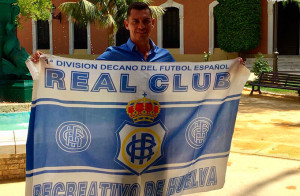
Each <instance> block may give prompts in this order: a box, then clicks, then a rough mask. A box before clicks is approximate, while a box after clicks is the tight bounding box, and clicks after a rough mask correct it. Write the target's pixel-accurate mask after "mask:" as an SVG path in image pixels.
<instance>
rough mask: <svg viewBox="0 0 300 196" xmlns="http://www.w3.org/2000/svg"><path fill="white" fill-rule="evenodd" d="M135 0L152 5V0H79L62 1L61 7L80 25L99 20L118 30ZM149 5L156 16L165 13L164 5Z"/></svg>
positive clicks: (101, 23)
mask: <svg viewBox="0 0 300 196" xmlns="http://www.w3.org/2000/svg"><path fill="white" fill-rule="evenodd" d="M133 2H144V3H146V4H148V5H150V3H151V0H78V1H77V2H65V3H62V4H61V5H60V6H59V8H60V9H61V11H62V12H63V13H65V14H66V15H70V16H71V17H72V19H73V20H74V22H76V23H77V24H79V25H86V24H87V23H88V22H97V23H99V25H100V26H104V27H111V26H113V27H114V28H115V31H116V30H117V29H118V28H120V27H122V26H123V24H124V20H125V19H126V13H127V8H128V6H129V5H130V4H131V3H133ZM149 7H150V9H151V11H152V13H153V16H154V17H157V16H160V15H162V14H163V13H164V9H163V8H162V7H159V6H149Z"/></svg>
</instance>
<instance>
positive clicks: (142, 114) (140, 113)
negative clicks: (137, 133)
mask: <svg viewBox="0 0 300 196" xmlns="http://www.w3.org/2000/svg"><path fill="white" fill-rule="evenodd" d="M145 95H146V94H144V97H143V98H141V99H138V100H133V101H130V102H129V103H128V104H127V107H126V113H127V114H128V116H129V117H130V118H132V120H133V122H134V123H137V122H141V121H148V122H153V121H154V119H155V118H156V117H157V115H158V114H159V112H160V104H159V102H158V101H155V100H151V99H148V98H146V97H145Z"/></svg>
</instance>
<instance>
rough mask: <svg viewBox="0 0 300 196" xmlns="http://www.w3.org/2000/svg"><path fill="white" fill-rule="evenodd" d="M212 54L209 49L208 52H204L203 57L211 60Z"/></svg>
mask: <svg viewBox="0 0 300 196" xmlns="http://www.w3.org/2000/svg"><path fill="white" fill-rule="evenodd" d="M210 56H211V53H210V51H209V52H208V53H206V52H204V57H203V58H204V61H209V59H210Z"/></svg>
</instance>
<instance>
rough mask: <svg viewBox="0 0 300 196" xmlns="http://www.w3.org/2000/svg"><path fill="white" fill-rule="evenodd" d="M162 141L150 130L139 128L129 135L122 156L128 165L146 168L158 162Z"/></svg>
mask: <svg viewBox="0 0 300 196" xmlns="http://www.w3.org/2000/svg"><path fill="white" fill-rule="evenodd" d="M160 146H161V139H160V137H159V135H158V134H157V133H155V131H153V130H151V129H149V128H137V129H135V130H133V131H132V132H131V133H129V134H128V135H127V136H126V137H125V139H124V141H123V144H122V156H123V159H124V162H125V163H126V165H128V166H130V167H132V168H144V167H147V166H149V165H150V164H151V163H153V161H155V160H156V158H157V156H158V153H159V151H160Z"/></svg>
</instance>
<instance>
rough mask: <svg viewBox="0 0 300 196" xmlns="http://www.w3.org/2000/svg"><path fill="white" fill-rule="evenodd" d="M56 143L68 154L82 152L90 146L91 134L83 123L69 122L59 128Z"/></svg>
mask: <svg viewBox="0 0 300 196" xmlns="http://www.w3.org/2000/svg"><path fill="white" fill-rule="evenodd" d="M56 143H57V145H58V146H59V147H60V148H61V149H62V150H64V151H66V152H82V151H85V150H86V149H87V148H88V147H89V146H90V143H91V133H90V131H89V129H88V128H87V127H86V126H85V125H84V124H82V123H81V122H76V121H67V122H64V123H62V124H61V125H59V127H58V128H57V130H56Z"/></svg>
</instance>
